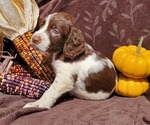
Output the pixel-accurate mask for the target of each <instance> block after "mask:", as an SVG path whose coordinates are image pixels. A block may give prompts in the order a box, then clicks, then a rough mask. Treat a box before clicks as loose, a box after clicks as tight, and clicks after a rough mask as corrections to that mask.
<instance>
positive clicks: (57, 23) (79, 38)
mask: <svg viewBox="0 0 150 125" xmlns="http://www.w3.org/2000/svg"><path fill="white" fill-rule="evenodd" d="M31 44H32V45H34V46H35V47H36V48H37V49H39V50H41V51H43V52H48V53H49V52H55V53H57V52H63V54H64V56H65V57H67V58H70V59H73V58H74V57H76V56H77V55H79V54H80V53H82V52H83V51H84V50H85V40H84V37H83V34H82V32H81V31H80V30H79V29H78V28H77V27H76V26H75V24H74V18H73V17H72V16H71V15H69V14H67V13H64V12H59V13H54V14H50V15H49V16H48V17H47V18H46V19H45V21H44V22H43V25H42V26H41V27H40V29H39V30H38V31H36V32H35V33H34V34H33V36H32V38H31Z"/></svg>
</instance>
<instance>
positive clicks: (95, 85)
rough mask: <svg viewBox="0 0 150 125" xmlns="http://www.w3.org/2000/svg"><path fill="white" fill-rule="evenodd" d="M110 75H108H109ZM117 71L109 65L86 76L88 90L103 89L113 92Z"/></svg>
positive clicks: (96, 90)
mask: <svg viewBox="0 0 150 125" xmlns="http://www.w3.org/2000/svg"><path fill="white" fill-rule="evenodd" d="M107 76H108V77H107ZM115 79H116V72H115V71H114V70H112V69H110V68H109V67H105V68H104V69H103V70H102V71H99V72H98V73H91V74H89V76H88V77H87V78H86V80H85V83H86V90H87V91H88V92H98V91H100V90H103V91H104V92H111V91H112V89H113V88H114V87H115V84H116V81H115Z"/></svg>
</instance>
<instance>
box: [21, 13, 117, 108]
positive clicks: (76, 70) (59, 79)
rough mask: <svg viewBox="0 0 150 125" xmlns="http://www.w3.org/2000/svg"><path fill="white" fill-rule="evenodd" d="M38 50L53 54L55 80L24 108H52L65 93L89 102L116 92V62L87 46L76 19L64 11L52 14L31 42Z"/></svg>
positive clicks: (105, 97)
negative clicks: (41, 94)
mask: <svg viewBox="0 0 150 125" xmlns="http://www.w3.org/2000/svg"><path fill="white" fill-rule="evenodd" d="M31 44H32V45H33V46H35V47H36V48H37V49H38V50H40V51H42V52H45V53H51V54H53V61H52V66H53V68H54V71H55V74H56V77H55V80H54V82H53V83H52V85H51V86H50V88H49V89H48V90H47V91H46V92H45V93H44V94H43V96H42V97H41V98H40V99H39V100H37V101H35V102H31V103H28V104H26V105H25V106H24V108H27V107H41V108H48V109H50V108H51V107H52V106H53V104H54V103H55V102H56V101H57V99H58V98H59V97H60V96H61V95H62V94H64V93H66V92H70V93H72V94H73V95H75V96H76V97H78V98H81V99H89V100H102V99H107V98H109V97H110V95H111V94H112V92H113V90H114V89H115V85H116V82H117V73H116V71H115V68H114V65H113V63H112V62H111V61H110V60H109V59H108V58H106V57H105V56H103V55H102V54H100V53H98V52H96V51H94V50H93V49H92V47H91V46H90V45H88V44H87V43H86V42H85V40H84V36H83V34H82V32H81V31H80V30H79V29H78V28H77V26H76V25H75V21H74V18H73V17H72V16H71V15H69V14H67V13H64V12H58V13H54V14H50V15H49V16H48V17H47V18H46V19H45V21H44V23H43V25H42V26H41V28H40V29H39V30H38V31H36V32H35V33H34V34H33V36H32V39H31Z"/></svg>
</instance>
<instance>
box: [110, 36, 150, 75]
mask: <svg viewBox="0 0 150 125" xmlns="http://www.w3.org/2000/svg"><path fill="white" fill-rule="evenodd" d="M142 42H143V37H142V38H141V39H140V42H139V44H138V46H135V45H129V46H122V47H119V48H118V49H116V50H115V51H114V53H113V59H112V60H113V63H114V65H115V66H116V68H117V69H118V70H119V71H120V72H122V73H123V74H124V75H126V76H128V77H131V78H146V77H147V76H149V75H150V51H149V50H146V49H145V48H143V47H141V46H142Z"/></svg>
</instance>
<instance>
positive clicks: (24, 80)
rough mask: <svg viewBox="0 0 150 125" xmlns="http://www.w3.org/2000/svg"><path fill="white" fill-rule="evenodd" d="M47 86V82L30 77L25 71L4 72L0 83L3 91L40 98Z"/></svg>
mask: <svg viewBox="0 0 150 125" xmlns="http://www.w3.org/2000/svg"><path fill="white" fill-rule="evenodd" d="M49 87H50V84H49V83H48V82H45V81H43V80H39V79H35V78H32V77H30V76H28V75H27V74H26V73H16V74H15V73H8V74H5V75H3V77H2V80H1V83H0V90H1V91H2V92H3V93H7V94H13V95H24V96H26V97H29V98H40V97H41V96H42V95H43V93H44V92H45V91H46V90H47V89H48V88H49Z"/></svg>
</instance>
